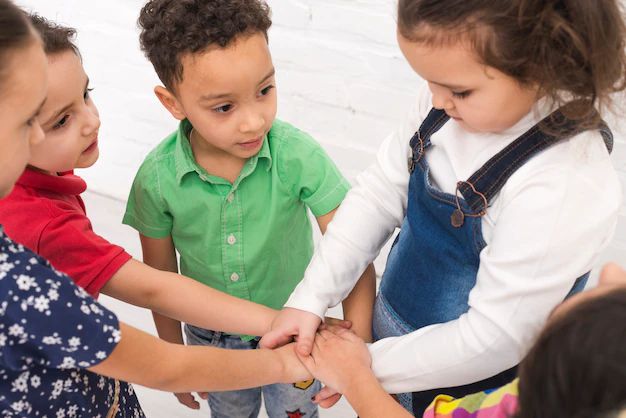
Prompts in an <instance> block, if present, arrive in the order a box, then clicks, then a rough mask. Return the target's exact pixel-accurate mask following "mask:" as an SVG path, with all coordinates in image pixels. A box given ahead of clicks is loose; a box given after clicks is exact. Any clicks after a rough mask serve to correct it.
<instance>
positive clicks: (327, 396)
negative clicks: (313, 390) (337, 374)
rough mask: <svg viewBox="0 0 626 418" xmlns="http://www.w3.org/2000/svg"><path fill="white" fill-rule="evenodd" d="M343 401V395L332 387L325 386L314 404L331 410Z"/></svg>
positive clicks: (314, 398) (317, 395)
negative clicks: (340, 400)
mask: <svg viewBox="0 0 626 418" xmlns="http://www.w3.org/2000/svg"><path fill="white" fill-rule="evenodd" d="M339 399H341V393H339V392H337V391H336V390H335V389H333V388H331V387H330V386H324V387H323V388H322V390H320V391H319V392H318V393H317V394H316V395H315V396H314V397H313V402H314V403H316V404H318V405H319V406H321V407H322V408H330V407H332V406H334V405H335V404H336V403H337V402H339Z"/></svg>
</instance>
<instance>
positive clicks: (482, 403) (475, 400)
mask: <svg viewBox="0 0 626 418" xmlns="http://www.w3.org/2000/svg"><path fill="white" fill-rule="evenodd" d="M517 383H518V379H515V380H514V381H512V382H511V383H509V384H508V385H505V386H502V387H500V388H498V389H495V390H491V391H485V392H479V393H474V394H472V395H468V396H465V397H463V398H459V399H454V398H452V397H451V396H448V395H439V396H437V397H436V398H435V400H433V402H432V403H431V404H430V406H429V407H428V409H427V410H426V412H424V415H423V417H424V418H508V417H511V416H512V415H513V414H514V413H515V411H516V410H517V397H518V395H517V393H518V392H517Z"/></svg>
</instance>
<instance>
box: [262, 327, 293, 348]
mask: <svg viewBox="0 0 626 418" xmlns="http://www.w3.org/2000/svg"><path fill="white" fill-rule="evenodd" d="M290 342H291V335H287V334H284V333H282V332H281V331H280V330H275V331H269V332H268V333H266V334H265V335H264V336H263V337H261V339H260V340H259V347H261V348H277V347H281V346H283V345H285V344H289V343H290Z"/></svg>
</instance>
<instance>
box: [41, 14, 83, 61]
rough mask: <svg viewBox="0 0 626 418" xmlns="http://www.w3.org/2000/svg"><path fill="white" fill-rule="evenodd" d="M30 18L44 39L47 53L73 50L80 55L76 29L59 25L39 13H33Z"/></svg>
mask: <svg viewBox="0 0 626 418" xmlns="http://www.w3.org/2000/svg"><path fill="white" fill-rule="evenodd" d="M29 18H30V23H31V24H32V25H33V27H34V28H35V30H36V31H37V33H39V36H40V37H41V40H42V41H43V49H44V51H45V52H46V54H47V55H54V54H59V53H61V52H65V51H72V52H74V53H75V54H76V55H78V56H80V52H79V51H78V47H77V46H76V44H75V43H74V38H75V37H76V29H74V28H70V27H67V26H62V25H59V24H57V23H55V22H52V21H50V20H48V19H46V18H44V17H42V16H39V15H37V14H31V15H29Z"/></svg>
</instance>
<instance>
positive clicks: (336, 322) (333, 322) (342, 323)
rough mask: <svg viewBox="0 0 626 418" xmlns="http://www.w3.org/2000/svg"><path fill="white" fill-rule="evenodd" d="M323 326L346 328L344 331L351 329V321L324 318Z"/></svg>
mask: <svg viewBox="0 0 626 418" xmlns="http://www.w3.org/2000/svg"><path fill="white" fill-rule="evenodd" d="M324 324H326V325H332V326H335V327H341V328H346V329H350V328H351V327H352V321H349V320H347V319H338V318H331V317H326V318H324Z"/></svg>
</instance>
